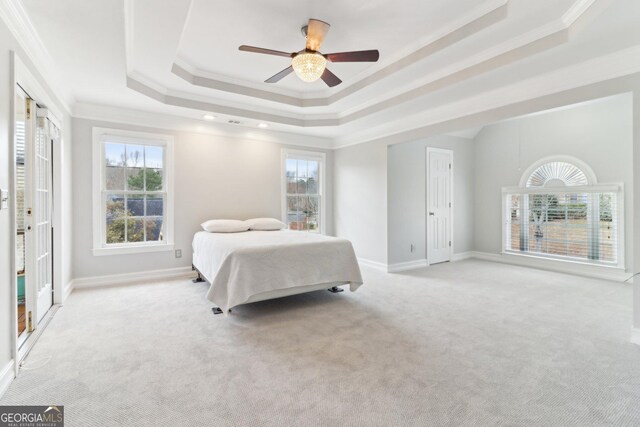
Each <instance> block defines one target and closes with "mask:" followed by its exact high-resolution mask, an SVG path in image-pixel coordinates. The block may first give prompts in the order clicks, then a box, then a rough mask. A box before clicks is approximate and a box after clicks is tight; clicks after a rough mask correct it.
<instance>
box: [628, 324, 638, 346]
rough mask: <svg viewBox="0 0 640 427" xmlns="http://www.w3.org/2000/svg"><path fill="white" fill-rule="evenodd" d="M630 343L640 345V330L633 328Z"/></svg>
mask: <svg viewBox="0 0 640 427" xmlns="http://www.w3.org/2000/svg"><path fill="white" fill-rule="evenodd" d="M629 341H631V342H632V343H633V344H638V345H640V329H638V328H631V339H630V340H629Z"/></svg>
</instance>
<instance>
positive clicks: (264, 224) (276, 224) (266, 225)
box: [245, 218, 287, 231]
mask: <svg viewBox="0 0 640 427" xmlns="http://www.w3.org/2000/svg"><path fill="white" fill-rule="evenodd" d="M245 223H246V224H247V225H248V226H249V230H259V231H275V230H282V229H283V228H287V224H285V223H284V222H282V221H278V220H277V219H275V218H252V219H248V220H246V221H245Z"/></svg>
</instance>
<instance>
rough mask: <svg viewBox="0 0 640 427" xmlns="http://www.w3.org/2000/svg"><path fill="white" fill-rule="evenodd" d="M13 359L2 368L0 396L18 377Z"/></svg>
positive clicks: (0, 372)
mask: <svg viewBox="0 0 640 427" xmlns="http://www.w3.org/2000/svg"><path fill="white" fill-rule="evenodd" d="M13 365H14V363H13V359H11V360H9V361H8V362H7V363H6V364H5V365H4V366H3V367H2V370H0V397H2V396H4V394H5V393H6V391H7V389H8V388H9V386H10V385H11V383H12V382H13V379H14V378H15V377H16V375H15V371H14V366H13Z"/></svg>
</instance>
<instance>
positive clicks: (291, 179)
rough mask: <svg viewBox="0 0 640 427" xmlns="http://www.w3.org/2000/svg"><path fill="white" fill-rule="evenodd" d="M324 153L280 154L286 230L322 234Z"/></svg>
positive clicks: (296, 152) (288, 152) (294, 152)
mask: <svg viewBox="0 0 640 427" xmlns="http://www.w3.org/2000/svg"><path fill="white" fill-rule="evenodd" d="M324 162H325V155H324V153H314V152H306V151H293V150H283V168H284V171H283V175H282V176H283V212H284V219H283V220H284V222H285V223H286V224H287V226H288V227H289V229H290V230H300V231H310V232H316V233H322V232H324V215H325V213H324V212H325V208H324V204H325V201H324Z"/></svg>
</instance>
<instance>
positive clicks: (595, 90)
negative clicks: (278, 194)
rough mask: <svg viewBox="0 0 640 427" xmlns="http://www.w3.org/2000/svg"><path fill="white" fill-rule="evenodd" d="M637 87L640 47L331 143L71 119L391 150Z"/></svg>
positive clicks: (194, 123) (91, 113)
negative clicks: (368, 145) (381, 145)
mask: <svg viewBox="0 0 640 427" xmlns="http://www.w3.org/2000/svg"><path fill="white" fill-rule="evenodd" d="M630 59H631V60H630ZM550 82H553V84H552V85H551V84H550ZM639 85H640V46H635V47H633V48H629V49H624V50H621V51H618V52H615V53H613V54H610V55H605V56H602V57H599V58H595V59H592V60H589V61H585V62H583V63H580V64H575V65H572V66H570V67H565V68H563V69H559V70H556V71H554V72H552V73H547V74H545V75H541V76H537V77H535V78H532V79H528V80H525V81H522V82H519V83H517V84H514V85H510V86H507V87H503V88H500V89H496V90H493V91H489V92H486V93H482V94H479V95H477V96H474V97H471V98H467V99H464V100H461V101H458V102H456V103H452V104H449V105H445V106H442V107H441V108H438V109H436V110H430V111H427V112H425V113H422V114H419V115H415V116H412V117H411V118H409V119H408V120H405V121H396V122H393V123H392V124H391V125H389V126H380V127H376V128H372V129H370V131H369V132H368V133H367V134H363V133H360V134H356V135H354V136H353V137H345V138H334V139H331V138H321V137H314V136H310V135H302V134H295V133H289V132H276V131H269V130H260V132H252V131H249V130H247V128H241V127H237V126H234V125H227V124H224V123H222V124H219V123H216V124H203V122H202V121H201V120H198V119H193V118H191V117H185V116H178V115H176V114H175V113H172V114H170V115H169V114H159V113H153V112H149V111H139V110H130V109H123V108H120V107H110V106H100V105H93V104H76V109H75V114H74V117H76V118H83V119H90V120H96V121H104V122H112V123H124V124H130V125H138V126H148V127H153V128H158V129H168V130H175V131H183V132H195V133H205V134H211V135H216V136H221V137H231V138H243V139H247V138H249V139H254V140H257V141H267V142H274V143H280V144H290V145H298V146H304V147H316V148H323V149H342V148H347V147H350V146H353V145H359V144H364V143H377V142H383V141H384V142H386V143H387V144H388V145H392V144H398V143H402V142H407V141H412V140H416V139H420V138H427V137H430V136H435V135H440V134H447V133H452V132H456V131H460V130H463V129H469V128H473V127H481V126H485V125H487V124H490V123H494V122H496V121H500V120H505V119H509V118H512V117H516V116H521V115H525V114H531V113H535V112H538V111H542V110H548V109H550V108H557V107H561V106H564V105H569V104H575V103H578V102H583V101H588V100H591V99H596V98H602V97H606V96H610V95H615V94H619V93H625V92H629V91H632V90H634V88H637V87H639Z"/></svg>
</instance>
